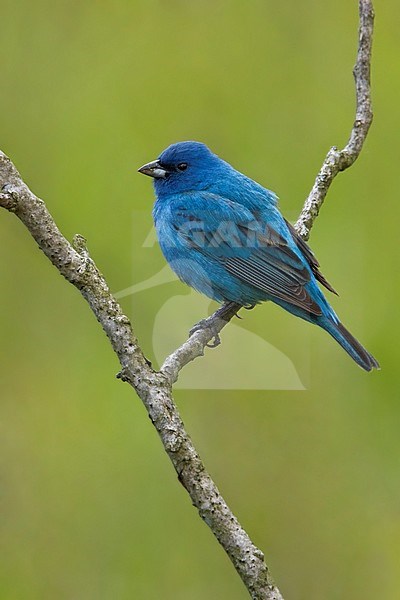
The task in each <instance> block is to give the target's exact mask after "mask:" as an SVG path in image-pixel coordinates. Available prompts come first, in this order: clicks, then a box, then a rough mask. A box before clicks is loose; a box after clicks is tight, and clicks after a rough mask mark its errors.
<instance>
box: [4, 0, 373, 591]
mask: <svg viewBox="0 0 400 600" xmlns="http://www.w3.org/2000/svg"><path fill="white" fill-rule="evenodd" d="M359 14H360V21H359V44H358V53H357V62H356V65H355V68H354V78H355V84H356V117H355V122H354V125H353V128H352V130H351V134H350V138H349V141H348V143H347V145H346V146H345V147H344V148H343V149H342V150H338V149H337V148H335V147H332V148H331V149H330V150H329V151H328V153H327V156H326V158H325V160H324V162H323V164H322V166H321V169H320V171H319V173H318V174H317V177H316V179H315V182H314V185H313V187H312V189H311V192H310V194H309V196H308V198H307V199H306V201H305V203H304V206H303V209H302V211H301V213H300V216H299V218H298V220H297V222H296V224H295V228H296V230H297V232H298V233H299V235H300V236H301V237H302V238H303V239H308V237H309V234H310V231H311V228H312V226H313V223H314V221H315V219H316V217H317V216H318V213H319V210H320V208H321V206H322V203H323V201H324V199H325V196H326V194H327V192H328V189H329V187H330V185H331V183H332V181H333V180H334V178H335V177H336V175H337V174H338V173H339V172H340V171H343V170H345V169H347V168H348V167H350V166H351V165H352V164H353V163H354V161H355V160H356V159H357V157H358V156H359V154H360V152H361V149H362V146H363V143H364V141H365V138H366V136H367V133H368V130H369V127H370V125H371V122H372V108H371V96H370V61H371V45H372V32H373V20H374V13H373V6H372V2H371V0H359ZM0 188H1V192H0V206H1V207H3V208H4V209H6V210H8V211H9V212H12V213H14V214H15V215H16V216H17V217H18V218H19V219H20V220H21V221H22V223H23V224H24V225H25V226H26V228H27V229H28V231H29V232H30V233H31V235H32V237H33V238H34V239H35V240H36V242H37V244H38V246H39V248H40V249H41V250H42V251H43V252H44V254H45V255H46V256H47V258H48V259H49V260H50V261H51V262H52V264H53V265H54V266H55V267H56V268H57V269H58V271H59V272H60V273H61V275H63V276H64V277H65V279H67V281H69V282H70V283H71V284H73V285H74V286H75V287H76V288H77V289H78V290H79V291H80V293H81V294H82V296H83V297H84V298H85V300H86V301H87V302H88V304H89V306H90V308H91V310H92V312H93V313H94V315H95V316H96V318H97V320H98V321H99V323H100V325H101V326H102V328H103V330H104V331H105V333H106V335H107V337H108V339H109V341H110V343H111V346H112V348H113V350H114V352H115V353H116V354H117V356H118V358H119V361H120V364H121V372H120V373H119V375H118V376H119V378H120V379H122V380H123V381H126V382H128V383H129V384H130V385H131V386H132V387H133V388H134V389H135V391H136V393H137V394H138V396H139V397H140V398H141V400H142V402H143V403H144V405H145V407H146V409H147V412H148V414H149V417H150V419H151V421H152V423H153V424H154V426H155V428H156V430H157V432H158V434H159V436H160V438H161V441H162V443H163V446H164V449H165V451H166V452H167V454H168V456H169V458H170V460H171V462H172V463H173V465H174V467H175V470H176V472H177V474H178V478H179V480H180V482H181V483H182V485H183V486H184V487H185V488H186V490H187V492H188V493H189V495H190V497H191V500H192V503H193V504H194V506H196V508H197V509H198V512H199V514H200V516H201V518H202V519H203V520H204V521H205V522H206V523H207V525H208V526H209V527H210V529H211V530H212V532H213V533H214V535H215V536H216V538H217V539H218V541H219V542H220V544H221V545H222V546H223V548H224V550H225V552H226V553H227V554H228V556H229V558H230V559H231V561H232V563H233V565H234V567H235V569H236V571H237V572H238V574H239V575H240V577H241V578H242V580H243V583H244V584H245V586H246V587H247V589H248V591H249V593H250V595H251V597H252V598H254V599H257V600H283V596H282V595H281V592H280V591H279V589H278V587H277V586H276V585H275V583H274V581H273V579H272V577H271V575H270V572H269V569H268V567H267V565H266V563H265V560H264V555H263V553H262V552H261V550H260V549H259V548H257V547H256V546H255V545H254V544H253V542H252V541H251V539H250V538H249V536H248V534H247V533H246V532H245V530H244V529H243V527H242V526H241V525H240V523H239V522H238V520H237V519H236V517H235V516H234V514H233V513H232V511H231V509H230V508H229V507H228V505H227V504H226V502H225V500H224V499H223V497H222V496H221V494H220V492H219V490H218V488H217V486H216V485H215V483H214V481H213V480H212V479H211V477H210V475H209V474H208V473H207V471H206V469H205V467H204V464H203V462H202V461H201V459H200V457H199V455H198V453H197V451H196V449H195V447H194V445H193V442H192V440H191V439H190V437H189V435H188V433H187V432H186V430H185V427H184V425H183V423H182V420H181V418H180V415H179V413H178V410H177V407H176V405H175V403H174V401H173V398H172V385H173V383H175V382H176V381H177V379H178V376H179V372H180V370H181V369H182V368H183V367H184V366H185V365H187V364H188V363H189V362H191V361H192V360H195V359H196V358H197V357H200V356H202V355H203V354H204V350H205V348H206V346H208V345H210V343H211V341H212V340H214V344H212V345H217V344H218V343H219V333H220V332H221V330H222V329H223V327H225V325H226V324H227V323H228V322H229V321H230V320H231V319H232V317H233V316H234V315H236V314H237V312H238V310H239V309H240V308H241V307H240V306H239V305H235V304H233V303H230V304H228V305H225V306H223V307H221V308H220V309H218V310H217V311H216V312H215V313H214V314H213V315H211V317H208V318H207V319H204V320H203V321H202V322H201V323H200V326H198V327H195V328H194V331H193V334H192V335H191V336H190V337H189V339H188V340H187V341H186V342H184V344H182V346H180V347H179V348H178V349H177V350H175V351H174V352H173V353H172V354H171V355H170V356H168V357H167V358H166V359H165V362H164V364H163V365H162V367H161V369H160V371H155V370H154V369H153V368H152V367H151V365H150V363H149V361H148V360H147V359H146V357H145V356H144V354H143V352H142V350H141V348H140V346H139V343H138V340H137V338H136V335H135V333H134V330H133V328H132V325H131V323H130V320H129V319H128V317H127V316H126V315H125V314H124V313H123V311H122V308H121V307H120V305H119V304H118V302H117V301H116V300H115V298H114V297H113V295H112V294H111V291H110V289H109V286H108V284H107V282H106V280H105V278H104V277H103V275H102V274H101V272H100V271H99V269H98V268H97V266H96V264H95V263H94V261H93V260H92V258H91V257H90V255H89V252H88V249H87V246H86V240H85V239H84V238H83V237H82V236H80V235H76V236H75V237H74V240H73V242H72V243H70V242H69V241H68V240H67V239H66V238H65V237H64V236H63V235H62V233H61V232H60V230H59V229H58V227H57V225H56V224H55V222H54V220H53V218H52V216H51V214H50V213H49V211H48V210H47V207H46V205H45V203H44V202H43V200H41V199H40V198H38V197H37V196H35V194H34V193H33V192H32V191H31V190H30V189H29V188H28V186H27V185H26V184H25V183H24V181H23V180H22V178H21V176H20V174H19V173H18V171H17V169H16V168H15V166H14V165H13V163H12V162H11V160H10V159H9V158H8V157H7V156H6V155H5V154H4V153H2V152H0Z"/></svg>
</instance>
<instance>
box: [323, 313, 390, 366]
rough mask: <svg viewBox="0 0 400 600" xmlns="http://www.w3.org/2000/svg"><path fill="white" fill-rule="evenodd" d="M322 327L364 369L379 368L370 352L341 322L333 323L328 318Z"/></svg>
mask: <svg viewBox="0 0 400 600" xmlns="http://www.w3.org/2000/svg"><path fill="white" fill-rule="evenodd" d="M323 327H324V329H326V331H327V332H328V333H330V334H331V336H332V337H333V338H335V340H336V341H337V342H339V344H340V345H341V346H342V348H343V349H344V350H346V352H347V353H348V354H349V355H350V356H351V358H352V359H353V360H354V361H355V362H356V363H357V364H358V365H359V366H360V367H361V368H362V369H365V371H371V370H372V369H380V366H379V363H378V361H377V360H376V359H375V358H374V357H373V356H372V354H370V353H369V352H368V351H367V350H366V349H365V348H364V346H362V345H361V344H360V342H359V341H358V340H356V338H355V337H353V336H352V335H351V333H350V331H348V330H347V329H346V328H345V327H344V326H343V325H342V324H341V323H339V322H338V323H335V322H334V321H333V320H331V319H329V320H327V321H325V323H324V324H323Z"/></svg>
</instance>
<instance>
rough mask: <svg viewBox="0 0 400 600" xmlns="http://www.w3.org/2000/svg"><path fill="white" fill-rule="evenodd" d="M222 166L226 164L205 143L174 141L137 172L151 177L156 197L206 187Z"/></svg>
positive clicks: (213, 179)
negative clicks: (175, 142)
mask: <svg viewBox="0 0 400 600" xmlns="http://www.w3.org/2000/svg"><path fill="white" fill-rule="evenodd" d="M223 165H225V166H227V163H225V162H224V161H223V160H221V159H220V158H219V157H218V156H217V155H216V154H213V153H212V152H211V150H210V149H209V148H207V146H206V145H205V144H202V143H200V142H178V143H177V144H172V145H171V146H168V148H166V150H164V151H163V152H161V154H160V156H159V157H158V158H157V159H156V160H153V161H152V162H149V163H147V164H145V165H143V166H142V167H140V169H139V173H143V175H148V176H149V177H153V178H154V187H155V190H156V193H157V195H158V196H160V195H163V194H176V193H180V192H187V191H191V190H204V189H207V187H208V186H209V185H210V182H211V181H215V177H216V176H218V172H219V171H220V170H221V168H222V166H223Z"/></svg>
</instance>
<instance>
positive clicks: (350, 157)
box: [295, 0, 374, 240]
mask: <svg viewBox="0 0 400 600" xmlns="http://www.w3.org/2000/svg"><path fill="white" fill-rule="evenodd" d="M359 12H360V22H359V30H358V53H357V61H356V64H355V67H354V69H353V75H354V80H355V84H356V117H355V121H354V124H353V128H352V130H351V134H350V138H349V141H348V142H347V144H346V146H345V147H344V148H343V150H338V149H337V148H336V146H333V147H332V148H331V149H330V150H329V152H328V154H327V155H326V158H325V160H324V162H323V164H322V167H321V169H320V171H319V173H318V175H317V177H316V179H315V183H314V185H313V187H312V190H311V192H310V194H309V196H308V198H307V200H306V201H305V203H304V206H303V209H302V211H301V213H300V216H299V218H298V219H297V222H296V224H295V228H296V230H297V232H298V234H299V235H300V236H301V237H302V238H303V239H304V240H308V238H309V237H310V231H311V227H312V226H313V224H314V221H315V219H316V218H317V217H318V213H319V210H320V208H321V206H322V204H323V202H324V200H325V196H326V194H327V193H328V190H329V187H330V185H331V183H332V181H333V180H334V178H335V177H336V175H337V174H338V173H339V172H340V171H344V170H345V169H348V168H349V167H351V165H352V164H353V163H354V161H355V160H356V159H357V158H358V156H359V154H360V152H361V149H362V147H363V144H364V141H365V138H366V137H367V134H368V130H369V128H370V125H371V123H372V116H373V115H372V104H371V87H370V72H371V51H372V33H373V29H374V8H373V6H372V2H371V0H359Z"/></svg>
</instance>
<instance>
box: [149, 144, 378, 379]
mask: <svg viewBox="0 0 400 600" xmlns="http://www.w3.org/2000/svg"><path fill="white" fill-rule="evenodd" d="M139 172H140V173H143V174H144V175H149V176H151V177H153V178H154V188H155V194H156V202H155V205H154V210H153V216H154V222H155V227H156V231H157V235H158V240H159V243H160V246H161V250H162V252H163V254H164V256H165V258H166V260H167V262H168V263H169V264H170V266H171V268H172V269H173V270H174V271H175V273H176V274H177V275H178V277H179V278H180V279H181V280H182V281H184V282H185V283H186V284H188V285H190V286H191V287H193V288H195V289H196V290H198V291H199V292H201V293H203V294H206V295H207V296H209V297H210V298H212V299H214V300H216V301H217V302H219V303H226V302H235V303H238V304H240V305H242V306H244V307H252V306H254V305H256V304H258V303H260V302H263V301H266V300H272V302H275V303H276V304H279V306H281V307H282V308H284V309H286V310H287V311H289V312H290V313H292V314H293V315H295V316H297V317H300V318H302V319H305V320H306V321H309V322H310V323H314V324H316V325H319V326H320V327H322V328H323V329H325V330H326V331H327V332H328V333H330V334H331V336H332V337H333V338H334V339H335V340H336V341H337V342H339V344H340V345H341V346H342V347H343V348H344V350H346V352H347V353H348V354H349V355H350V356H351V357H352V358H353V360H355V362H356V363H357V364H358V365H360V367H362V368H363V369H365V370H366V371H371V369H373V368H379V364H378V362H377V361H376V360H375V358H374V357H373V356H372V355H371V354H370V353H369V352H367V350H366V349H365V348H363V346H362V345H361V344H360V342H358V341H357V340H356V339H355V338H354V337H353V336H352V335H351V333H349V331H347V329H345V327H344V326H343V325H342V324H341V323H340V321H339V319H338V317H337V316H336V314H335V312H334V310H333V309H332V307H331V306H330V305H329V304H328V302H327V300H326V299H325V297H324V295H323V294H322V292H321V290H320V288H319V286H318V284H317V282H319V283H321V284H322V285H323V286H325V288H327V289H328V290H330V291H331V292H334V293H336V292H335V290H334V289H333V288H332V286H331V285H330V284H329V283H328V281H327V280H326V279H325V277H324V276H323V275H322V273H321V272H320V270H319V263H318V261H317V259H316V258H315V256H314V254H313V252H312V251H311V249H310V248H309V246H308V245H307V244H306V243H305V242H304V241H303V240H302V238H300V237H299V235H298V234H297V233H296V230H295V229H294V227H293V226H292V225H291V224H290V223H289V222H288V221H287V220H286V219H285V218H284V217H283V216H282V214H281V213H280V211H279V209H278V206H277V196H276V195H275V194H274V193H273V192H271V191H270V190H267V189H265V188H263V187H262V186H261V185H259V184H258V183H256V182H255V181H253V180H252V179H250V178H249V177H246V176H245V175H243V174H242V173H240V172H238V171H236V169H234V168H233V167H232V166H231V165H230V164H228V163H227V162H225V161H224V160H222V159H221V158H219V157H218V156H217V155H216V154H213V153H212V152H211V150H210V149H209V148H208V147H207V146H206V145H205V144H202V143H200V142H191V141H189V142H179V143H177V144H172V145H171V146H169V147H168V148H167V149H166V150H164V151H163V152H162V153H161V154H160V156H159V157H158V159H157V160H155V161H153V162H150V163H148V164H145V165H143V166H142V167H141V168H140V169H139Z"/></svg>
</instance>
